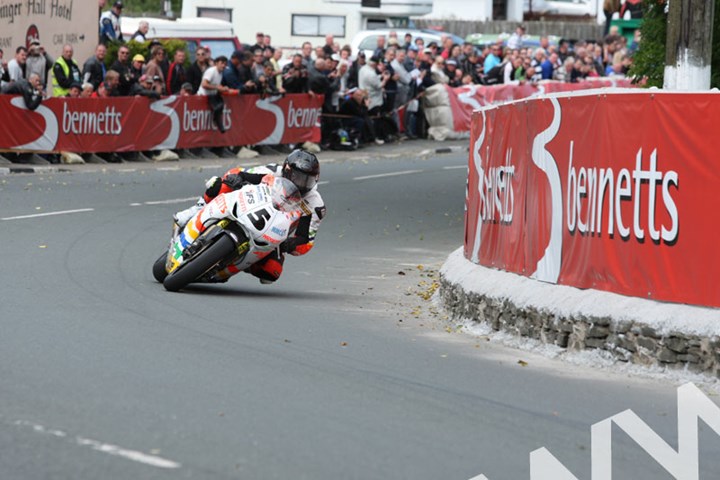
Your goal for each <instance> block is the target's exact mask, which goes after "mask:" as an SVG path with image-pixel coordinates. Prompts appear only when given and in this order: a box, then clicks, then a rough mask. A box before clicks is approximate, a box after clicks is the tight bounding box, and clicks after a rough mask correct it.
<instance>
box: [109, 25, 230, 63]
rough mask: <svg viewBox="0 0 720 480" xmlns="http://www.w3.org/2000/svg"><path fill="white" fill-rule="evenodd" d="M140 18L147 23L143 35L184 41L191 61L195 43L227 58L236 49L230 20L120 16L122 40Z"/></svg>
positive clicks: (132, 30)
mask: <svg viewBox="0 0 720 480" xmlns="http://www.w3.org/2000/svg"><path fill="white" fill-rule="evenodd" d="M143 20H144V21H146V22H148V25H149V27H150V30H149V31H148V33H147V35H146V37H147V39H148V40H150V39H153V38H157V39H159V40H167V39H179V40H184V41H185V42H186V43H187V48H188V52H190V59H191V61H193V60H194V59H195V50H197V47H199V46H203V47H208V48H209V49H210V54H211V55H212V56H213V57H218V56H220V55H225V56H226V57H228V58H230V55H232V53H233V52H234V51H235V50H238V49H239V48H240V42H239V41H238V38H237V36H235V32H234V29H233V26H232V23H230V22H226V21H224V20H217V19H214V18H180V19H178V20H167V19H164V18H152V17H122V32H123V37H124V38H125V39H126V40H129V39H130V38H132V36H133V35H134V34H135V32H137V30H138V27H139V26H140V22H141V21H143Z"/></svg>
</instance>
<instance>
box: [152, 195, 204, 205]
mask: <svg viewBox="0 0 720 480" xmlns="http://www.w3.org/2000/svg"><path fill="white" fill-rule="evenodd" d="M197 199H198V196H197V195H196V196H194V197H187V198H172V199H170V200H155V201H152V202H144V203H145V205H170V204H172V203H185V202H191V201H193V200H194V201H197Z"/></svg>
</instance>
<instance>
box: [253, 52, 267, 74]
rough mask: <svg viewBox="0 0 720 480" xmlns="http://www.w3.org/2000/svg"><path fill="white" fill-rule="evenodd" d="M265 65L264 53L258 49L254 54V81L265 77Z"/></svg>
mask: <svg viewBox="0 0 720 480" xmlns="http://www.w3.org/2000/svg"><path fill="white" fill-rule="evenodd" d="M264 63H265V56H264V55H263V51H262V50H261V49H257V50H255V51H254V52H253V64H252V67H251V68H252V78H253V80H257V79H258V78H260V75H263V74H264V73H265V67H263V64H264Z"/></svg>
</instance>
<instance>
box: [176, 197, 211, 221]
mask: <svg viewBox="0 0 720 480" xmlns="http://www.w3.org/2000/svg"><path fill="white" fill-rule="evenodd" d="M205 205H206V204H205V199H204V198H202V197H200V198H199V199H198V201H197V203H195V205H193V206H192V207H190V208H186V209H185V210H180V211H179V212H177V213H176V214H175V215H173V219H174V220H175V223H177V225H178V227H180V228H184V227H185V225H187V223H188V222H189V221H190V219H191V218H193V217H194V216H195V215H197V213H198V212H199V211H200V210H202V209H203V207H204V206H205Z"/></svg>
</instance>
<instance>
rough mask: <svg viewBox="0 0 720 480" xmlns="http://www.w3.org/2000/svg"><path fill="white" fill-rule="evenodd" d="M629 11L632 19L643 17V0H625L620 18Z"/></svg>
mask: <svg viewBox="0 0 720 480" xmlns="http://www.w3.org/2000/svg"><path fill="white" fill-rule="evenodd" d="M628 12H629V13H630V18H632V19H636V18H642V14H643V11H642V0H625V2H624V3H623V5H622V9H621V10H620V18H625V16H626V15H625V14H626V13H628Z"/></svg>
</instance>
